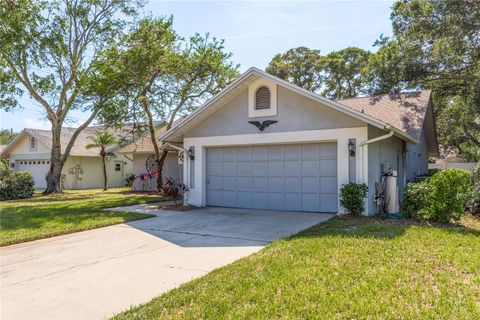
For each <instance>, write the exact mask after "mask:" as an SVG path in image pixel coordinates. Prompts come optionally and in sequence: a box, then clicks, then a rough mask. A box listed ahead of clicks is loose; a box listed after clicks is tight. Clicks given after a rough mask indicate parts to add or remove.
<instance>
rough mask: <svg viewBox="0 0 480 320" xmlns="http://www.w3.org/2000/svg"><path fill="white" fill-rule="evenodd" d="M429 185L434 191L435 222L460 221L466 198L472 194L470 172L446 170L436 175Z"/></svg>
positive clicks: (433, 213) (433, 212)
mask: <svg viewBox="0 0 480 320" xmlns="http://www.w3.org/2000/svg"><path fill="white" fill-rule="evenodd" d="M429 185H430V187H431V190H432V198H433V206H432V215H433V218H434V220H436V221H440V222H448V221H450V220H452V219H453V220H455V221H458V220H460V218H461V216H462V214H463V212H464V204H465V200H466V197H467V195H468V193H469V192H470V172H468V171H465V170H461V169H445V170H442V171H440V172H437V173H436V174H434V175H433V177H432V178H431V179H430V181H429Z"/></svg>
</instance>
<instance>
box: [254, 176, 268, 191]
mask: <svg viewBox="0 0 480 320" xmlns="http://www.w3.org/2000/svg"><path fill="white" fill-rule="evenodd" d="M252 183H253V191H264V192H266V191H267V178H266V177H253V178H252Z"/></svg>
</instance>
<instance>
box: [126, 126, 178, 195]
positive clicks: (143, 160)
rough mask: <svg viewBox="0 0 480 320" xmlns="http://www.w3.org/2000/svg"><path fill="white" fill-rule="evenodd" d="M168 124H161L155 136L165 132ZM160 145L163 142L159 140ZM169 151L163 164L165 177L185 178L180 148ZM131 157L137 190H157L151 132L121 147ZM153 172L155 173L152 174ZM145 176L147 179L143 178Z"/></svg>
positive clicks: (134, 186) (134, 187) (135, 188)
mask: <svg viewBox="0 0 480 320" xmlns="http://www.w3.org/2000/svg"><path fill="white" fill-rule="evenodd" d="M165 128H166V124H159V125H158V127H157V129H156V130H155V136H156V137H157V138H158V137H159V136H160V135H161V134H163V133H165ZM158 144H159V147H162V143H161V142H158ZM168 150H169V152H168V155H167V158H166V159H165V163H164V166H163V178H164V179H165V178H168V177H172V178H173V179H175V180H177V181H178V180H183V166H182V160H181V159H179V158H178V156H179V152H178V150H174V149H172V148H168ZM118 152H119V153H121V154H125V155H127V156H128V157H131V159H132V160H133V171H132V172H133V174H134V175H135V177H136V178H135V181H134V183H133V189H134V190H137V191H156V190H157V185H156V183H157V178H156V177H155V174H154V172H155V164H154V150H153V143H152V140H151V138H150V134H149V133H147V134H146V135H144V136H141V137H139V138H138V139H136V140H135V141H133V142H132V143H131V144H129V145H127V146H125V147H123V148H121V149H120V150H119V151H118ZM152 174H153V175H152ZM142 176H144V177H146V179H142V178H141V177H142Z"/></svg>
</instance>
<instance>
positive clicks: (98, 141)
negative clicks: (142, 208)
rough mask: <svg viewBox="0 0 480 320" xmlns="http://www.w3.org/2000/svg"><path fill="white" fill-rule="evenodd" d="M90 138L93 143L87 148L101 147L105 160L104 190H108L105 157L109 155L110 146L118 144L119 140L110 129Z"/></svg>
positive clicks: (101, 154) (104, 160)
mask: <svg viewBox="0 0 480 320" xmlns="http://www.w3.org/2000/svg"><path fill="white" fill-rule="evenodd" d="M88 138H89V139H90V140H92V143H89V144H87V145H86V146H85V147H86V148H87V149H92V148H99V149H100V156H101V157H102V161H103V179H104V184H103V185H104V186H103V191H107V190H108V184H107V163H106V159H105V158H106V157H107V149H108V147H110V146H112V145H115V144H117V142H118V141H117V138H116V137H115V136H114V135H112V134H111V133H110V132H108V131H102V132H99V131H97V132H96V133H95V135H94V136H90V137H88Z"/></svg>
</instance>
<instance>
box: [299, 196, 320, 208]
mask: <svg viewBox="0 0 480 320" xmlns="http://www.w3.org/2000/svg"><path fill="white" fill-rule="evenodd" d="M319 208H320V198H319V196H318V193H305V192H302V210H305V211H318V209H319Z"/></svg>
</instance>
